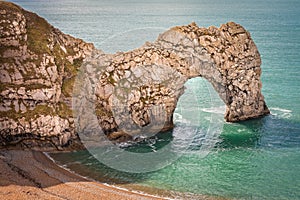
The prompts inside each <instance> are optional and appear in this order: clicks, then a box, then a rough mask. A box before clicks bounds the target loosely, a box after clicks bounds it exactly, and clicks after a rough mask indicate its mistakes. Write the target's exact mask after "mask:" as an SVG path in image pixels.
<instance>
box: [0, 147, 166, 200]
mask: <svg viewBox="0 0 300 200" xmlns="http://www.w3.org/2000/svg"><path fill="white" fill-rule="evenodd" d="M0 199H7V200H8V199H89V200H93V199H108V200H109V199H112V200H113V199H114V200H115V199H116V200H118V199H122V200H123V199H128V200H136V199H145V200H156V199H166V198H163V197H155V196H152V195H147V194H141V193H136V192H134V191H129V190H128V191H127V190H123V189H120V188H116V187H113V186H110V185H106V184H102V183H99V182H96V181H92V180H89V179H87V178H84V177H82V176H80V175H77V174H75V173H72V172H71V171H69V170H66V169H64V168H62V167H61V166H59V165H57V164H56V163H54V162H53V161H52V160H50V159H49V158H48V157H47V156H46V155H45V154H44V153H42V152H37V151H27V150H26V151H22V150H0Z"/></svg>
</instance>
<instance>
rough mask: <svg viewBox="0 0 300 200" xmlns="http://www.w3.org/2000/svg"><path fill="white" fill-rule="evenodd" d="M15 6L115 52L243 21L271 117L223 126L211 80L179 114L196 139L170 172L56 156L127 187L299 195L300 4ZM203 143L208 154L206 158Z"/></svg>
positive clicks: (164, 140)
mask: <svg viewBox="0 0 300 200" xmlns="http://www.w3.org/2000/svg"><path fill="white" fill-rule="evenodd" d="M14 2H16V3H18V4H20V5H22V6H23V7H25V8H26V9H29V10H32V11H34V12H37V13H38V14H39V15H41V16H43V17H45V18H46V19H47V20H48V21H49V22H50V23H51V24H53V25H55V26H56V27H58V28H59V29H61V30H62V31H63V32H65V33H68V34H71V35H74V36H76V37H80V38H83V39H84V40H86V41H89V42H93V43H94V44H95V45H96V46H97V47H98V48H101V49H104V50H105V51H107V52H114V51H118V50H119V51H126V50H129V49H132V48H134V47H138V46H140V45H142V44H143V43H144V42H145V41H147V40H149V41H152V40H154V39H155V38H156V37H157V35H158V33H160V32H163V30H166V29H167V28H168V27H172V26H176V25H184V24H189V23H191V22H192V21H195V22H196V23H197V24H198V25H199V26H206V27H207V26H210V25H215V26H219V25H220V24H222V23H226V22H227V21H235V22H237V23H240V24H242V25H243V26H244V27H245V28H246V29H247V30H248V31H249V32H250V33H251V35H252V38H253V40H254V41H255V43H256V45H257V46H258V49H259V51H260V54H261V57H262V62H263V64H262V71H263V74H262V81H263V94H264V96H265V100H266V103H267V105H268V106H269V108H270V110H271V113H272V114H271V115H269V116H267V117H264V118H261V119H255V120H250V121H247V122H242V123H235V124H231V123H224V122H223V121H221V122H220V120H219V119H221V118H222V113H223V112H224V108H223V107H222V106H223V104H222V102H220V101H219V99H218V98H217V97H216V94H215V93H214V91H212V90H211V89H209V85H208V84H207V82H206V81H205V80H202V79H193V80H190V81H189V82H188V83H187V88H188V89H187V90H186V94H185V96H183V97H181V104H179V105H178V109H177V111H176V112H177V114H176V115H175V116H174V118H175V119H176V120H177V121H176V125H177V126H176V128H177V130H178V131H181V132H182V135H184V134H187V135H189V133H188V132H187V131H186V130H190V129H187V127H192V130H196V133H198V134H194V135H193V140H192V141H190V142H189V146H188V147H187V148H185V151H183V152H180V153H181V154H180V157H179V158H178V160H176V161H175V162H173V163H171V164H170V165H168V166H166V167H165V168H162V169H160V170H157V171H154V172H148V173H139V174H135V173H125V172H119V171H116V170H113V169H110V168H108V167H106V166H105V165H103V164H101V163H99V162H98V161H97V160H95V159H93V157H92V156H90V155H89V154H88V152H75V153H63V154H56V155H53V156H54V158H55V159H56V160H57V161H58V162H60V163H62V164H64V165H66V166H67V167H69V168H71V169H73V170H77V171H79V172H81V173H83V174H86V175H89V176H90V177H92V178H94V179H97V180H101V181H104V182H108V183H119V184H121V185H124V186H125V185H127V184H128V183H130V184H137V185H141V186H147V187H153V188H160V189H166V190H171V191H180V192H190V193H195V194H208V195H213V196H221V197H229V198H234V199H300V189H299V188H300V173H299V171H300V151H299V150H300V84H299V83H300V42H299V41H300V34H299V33H300V12H299V8H300V1H298V0H293V1H292V0H272V1H271V0H267V1H258V0H255V1H244V0H242V1H237V0H228V1H222V0H214V1H209V0H197V1H196V0H188V1H185V2H183V1H179V0H178V1H165V0H163V1H143V2H140V1H133V0H126V1H122V2H118V1H108V0H106V1H93V0H88V1H79V0H75V1H70V0H62V1H14ZM187 104H188V105H192V106H190V107H189V106H185V105H187ZM189 108H192V109H191V110H189ZM211 119H213V121H211ZM212 122H213V123H212ZM208 132H209V133H210V136H211V138H209V141H210V142H209V145H208V146H205V145H204V144H203V143H202V142H203V137H202V136H203V134H205V133H208ZM202 133H203V134H202ZM214 133H215V134H214ZM201 134H202V135H201ZM175 139H176V138H175ZM206 139H207V138H206ZM173 140H174V136H172V134H171V133H169V134H164V135H161V136H159V137H158V138H154V139H151V140H147V141H146V142H144V143H140V144H138V145H136V146H130V145H129V146H128V147H124V150H125V151H131V152H144V153H145V152H155V151H159V149H160V148H163V146H165V145H166V144H169V143H170V142H172V141H173ZM203 146H205V149H206V150H208V152H209V154H208V155H206V153H207V152H205V155H203V152H204V151H203Z"/></svg>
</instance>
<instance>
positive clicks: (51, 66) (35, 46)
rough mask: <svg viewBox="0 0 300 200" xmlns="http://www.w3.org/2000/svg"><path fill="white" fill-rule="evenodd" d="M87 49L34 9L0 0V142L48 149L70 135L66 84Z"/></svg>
mask: <svg viewBox="0 0 300 200" xmlns="http://www.w3.org/2000/svg"><path fill="white" fill-rule="evenodd" d="M93 49H94V46H93V45H92V44H87V43H85V42H83V41H82V40H80V39H75V38H73V37H71V36H69V35H65V34H63V33H61V32H60V31H59V30H57V29H55V28H54V27H52V26H51V25H49V24H48V23H47V22H46V21H45V20H44V19H42V18H40V17H39V16H37V15H36V14H34V13H31V12H27V11H25V10H23V9H22V8H20V7H18V6H16V5H14V4H12V3H8V2H0V79H1V87H0V93H1V96H0V146H7V145H19V146H21V147H24V148H26V147H28V148H33V147H38V148H40V147H43V148H45V149H47V148H50V149H52V148H60V147H62V146H65V145H67V144H69V141H75V140H76V138H77V135H76V134H75V132H74V122H73V119H72V111H71V109H70V108H71V93H72V85H73V82H74V79H75V75H76V73H77V69H78V68H79V67H80V65H81V63H82V60H83V59H84V58H85V57H86V56H87V55H88V54H90V52H91V51H92V50H93Z"/></svg>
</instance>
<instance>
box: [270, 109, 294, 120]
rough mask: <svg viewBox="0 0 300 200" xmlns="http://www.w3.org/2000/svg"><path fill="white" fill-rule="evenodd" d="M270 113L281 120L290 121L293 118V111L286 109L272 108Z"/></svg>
mask: <svg viewBox="0 0 300 200" xmlns="http://www.w3.org/2000/svg"><path fill="white" fill-rule="evenodd" d="M269 109H270V112H271V114H272V115H274V116H276V117H279V118H284V119H288V118H290V117H292V112H293V111H292V110H288V109H285V108H279V107H270V108H269Z"/></svg>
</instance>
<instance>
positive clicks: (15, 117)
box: [0, 2, 269, 149]
mask: <svg viewBox="0 0 300 200" xmlns="http://www.w3.org/2000/svg"><path fill="white" fill-rule="evenodd" d="M3 13H5V14H3ZM0 14H1V15H0V25H1V26H0V27H1V29H0V44H1V47H0V64H1V66H0V77H1V87H0V92H1V96H0V146H2V147H3V146H9V145H17V146H21V147H27V148H38V149H43V148H44V149H45V148H46V149H47V148H48V149H53V148H56V149H61V148H65V147H67V148H80V147H81V146H80V143H79V140H78V135H77V132H82V131H83V130H85V131H86V130H88V131H87V133H88V132H92V131H93V130H96V129H94V127H96V126H98V127H100V129H101V131H102V132H103V133H104V134H105V135H106V136H107V137H108V138H109V139H110V140H115V141H123V140H129V139H135V138H136V137H137V136H141V135H143V134H144V133H146V132H147V133H148V136H149V135H151V134H155V133H157V132H159V131H164V130H169V129H171V128H172V127H173V112H174V110H175V108H176V104H177V101H178V99H179V97H180V95H182V94H183V92H184V83H185V82H186V81H187V80H188V79H190V78H194V77H199V76H201V77H204V78H205V79H207V80H208V81H209V82H210V83H211V84H212V85H213V87H214V88H215V90H216V91H217V92H218V93H219V96H220V98H221V99H222V100H223V101H224V103H225V105H226V107H227V109H226V114H225V120H226V121H229V122H236V121H241V120H246V119H251V118H255V117H259V116H263V115H265V114H268V113H269V110H268V108H267V106H266V104H265V102H264V98H263V95H262V94H261V87H262V83H261V80H260V75H261V68H260V65H261V59H260V55H259V52H258V50H257V47H256V46H255V44H254V42H253V40H252V39H251V37H250V34H249V33H248V32H247V31H246V30H245V29H244V28H243V27H242V26H240V25H238V24H236V23H234V22H229V23H227V24H224V25H222V26H221V27H220V28H216V27H209V28H207V29H206V28H200V27H198V26H197V25H196V24H195V23H192V24H190V25H187V26H178V27H174V28H171V29H170V30H168V31H166V32H164V33H162V34H161V35H160V36H159V37H158V39H157V40H156V41H154V42H153V43H149V42H147V43H146V44H145V45H144V46H142V47H140V48H138V49H135V50H132V51H129V52H125V53H116V54H113V55H112V54H105V53H103V52H101V51H99V50H97V49H95V47H94V46H93V45H92V44H89V43H85V42H84V41H82V40H80V39H76V38H73V37H71V36H69V35H66V34H63V33H62V32H60V31H59V30H58V29H55V28H54V27H52V26H51V25H49V24H48V23H47V22H46V21H45V20H44V19H42V18H40V17H39V16H37V15H36V14H34V13H31V12H28V11H25V10H23V9H22V8H20V7H18V6H16V5H14V4H12V3H7V2H0ZM78 71H79V73H78ZM74 84H75V87H74V91H73V86H74ZM72 99H73V107H72ZM73 111H75V118H74V117H73ZM94 114H95V116H96V118H95V117H94V118H93V116H91V115H94ZM74 119H75V120H74ZM75 123H77V126H76V127H75ZM146 136H147V135H146Z"/></svg>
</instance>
